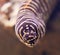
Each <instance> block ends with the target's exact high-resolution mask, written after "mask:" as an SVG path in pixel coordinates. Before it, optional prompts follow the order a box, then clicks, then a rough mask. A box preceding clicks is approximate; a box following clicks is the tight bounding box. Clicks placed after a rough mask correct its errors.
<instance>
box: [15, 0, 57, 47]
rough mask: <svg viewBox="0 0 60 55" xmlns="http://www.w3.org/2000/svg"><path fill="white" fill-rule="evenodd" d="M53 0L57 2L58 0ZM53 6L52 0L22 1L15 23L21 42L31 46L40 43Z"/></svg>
mask: <svg viewBox="0 0 60 55" xmlns="http://www.w3.org/2000/svg"><path fill="white" fill-rule="evenodd" d="M53 1H54V4H55V2H56V0H53ZM52 7H54V5H53V3H52V0H29V1H28V0H26V1H25V2H23V3H22V5H21V7H20V10H19V13H18V17H17V18H18V19H17V22H16V25H15V32H16V35H17V37H18V38H19V40H20V41H21V42H23V43H24V44H26V45H27V46H29V47H33V46H34V45H36V43H38V41H39V39H40V38H42V37H43V36H44V34H45V26H46V25H45V23H46V21H47V19H48V16H49V15H50V13H51V11H52V9H53V8H52ZM51 8H52V9H51Z"/></svg>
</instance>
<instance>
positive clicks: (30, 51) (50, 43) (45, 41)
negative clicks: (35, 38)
mask: <svg viewBox="0 0 60 55" xmlns="http://www.w3.org/2000/svg"><path fill="white" fill-rule="evenodd" d="M0 55H60V2H58V5H57V6H56V8H55V10H54V11H53V13H52V15H51V17H50V19H49V21H48V23H47V28H46V35H45V36H44V37H43V38H42V39H41V41H40V43H39V44H38V45H37V46H35V47H33V48H29V47H27V46H25V45H24V44H22V43H21V42H20V41H19V40H18V38H17V37H16V35H15V31H14V27H13V28H6V27H4V26H3V25H1V24H0Z"/></svg>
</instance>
